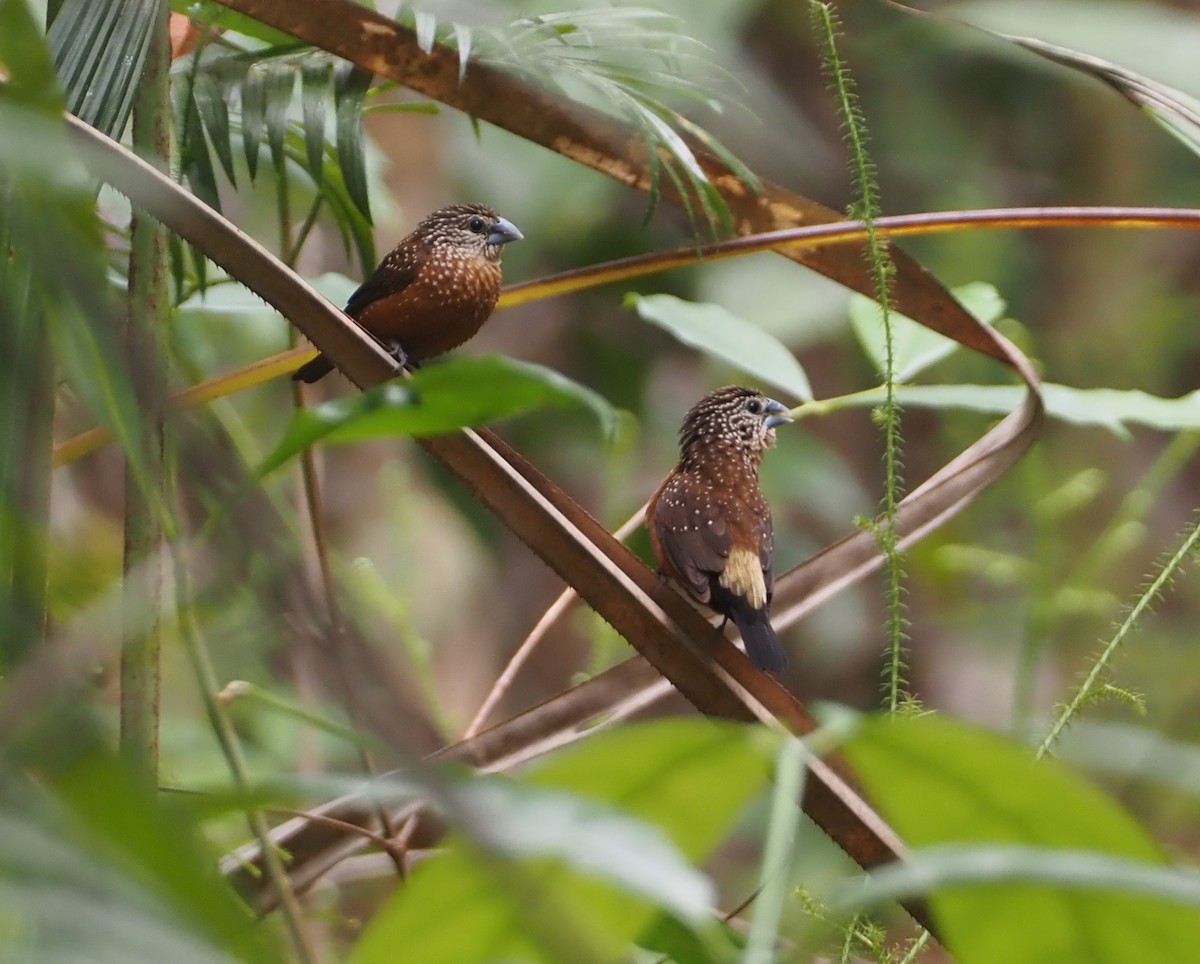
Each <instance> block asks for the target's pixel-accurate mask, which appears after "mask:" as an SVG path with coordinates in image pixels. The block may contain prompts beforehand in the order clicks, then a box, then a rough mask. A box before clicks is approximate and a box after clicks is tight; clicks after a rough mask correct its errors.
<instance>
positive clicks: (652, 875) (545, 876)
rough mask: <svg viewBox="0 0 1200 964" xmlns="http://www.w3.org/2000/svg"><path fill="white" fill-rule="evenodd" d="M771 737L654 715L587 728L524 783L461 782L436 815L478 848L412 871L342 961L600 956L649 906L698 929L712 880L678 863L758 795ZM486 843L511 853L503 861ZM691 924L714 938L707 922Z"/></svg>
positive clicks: (714, 838)
mask: <svg viewBox="0 0 1200 964" xmlns="http://www.w3.org/2000/svg"><path fill="white" fill-rule="evenodd" d="M773 742H774V741H773V738H771V737H769V736H767V737H765V738H764V734H762V733H761V732H760V731H757V730H755V729H753V728H750V727H744V726H735V725H732V724H717V723H712V722H709V721H702V720H664V721H659V722H655V723H648V724H636V725H632V726H625V727H621V728H620V729H614V730H608V731H604V732H601V733H597V734H594V735H593V736H591V737H589V738H588V740H586V741H584V742H582V743H579V744H576V745H574V746H571V747H568V748H566V749H564V750H563V751H561V752H559V753H558V754H556V755H555V756H554V758H552V759H550V760H547V761H545V762H543V763H542V764H540V765H538V766H536V767H535V768H533V769H531V770H529V771H527V772H526V773H524V774H523V775H522V784H523V786H521V785H517V784H513V783H504V784H499V783H491V784H485V783H482V782H481V781H478V780H475V781H472V783H473V784H474V786H472V787H465V788H463V789H464V790H466V791H467V792H468V797H467V798H466V800H467V801H469V802H466V803H465V805H464V803H463V798H462V797H461V796H460V797H459V800H460V802H459V805H458V807H457V808H455V807H453V806H451V807H450V809H449V811H448V812H450V813H451V814H453V813H454V812H455V811H456V809H457V813H458V815H459V818H460V820H461V823H462V826H463V827H464V829H465V830H466V831H467V832H468V833H470V834H471V836H472V837H474V838H475V839H476V846H475V847H473V846H471V845H469V844H468V843H467V842H466V840H465V839H464V838H461V837H460V838H456V840H455V841H454V843H453V844H452V845H450V852H449V853H445V854H443V855H441V856H439V857H438V858H437V859H436V860H431V861H428V862H426V863H425V864H423V865H422V866H421V867H419V868H418V870H417V871H416V872H415V873H414V874H413V877H412V879H411V880H410V882H409V884H408V885H407V886H406V887H405V888H404V889H403V890H401V891H400V892H399V893H398V894H397V897H396V899H395V900H394V901H393V902H392V903H391V904H390V905H389V906H388V907H386V908H385V909H384V910H383V911H381V912H380V913H379V914H378V915H376V917H375V919H374V920H373V921H372V924H371V926H370V927H369V928H368V930H367V932H366V933H365V934H364V935H363V939H362V941H361V942H360V944H359V946H358V947H357V948H356V949H355V955H354V957H353V958H352V959H353V960H354V961H355V962H357V964H373V962H383V961H391V960H394V959H395V949H396V947H398V946H401V945H402V946H403V947H404V948H405V953H406V955H407V956H408V957H409V958H411V959H412V960H447V961H449V960H453V961H455V962H461V964H472V962H491V961H498V960H537V961H552V962H561V961H564V960H571V961H573V962H575V961H593V960H595V961H609V960H615V959H623V958H624V957H625V956H627V954H628V949H629V945H630V943H631V942H632V941H633V940H634V939H635V938H636V937H637V936H638V935H639V934H640V933H641V932H642V931H643V930H645V929H646V928H647V927H648V926H649V924H650V923H651V922H652V921H654V920H655V919H656V912H658V911H659V910H660V909H666V910H668V911H669V912H670V913H672V914H674V915H675V917H676V919H677V920H679V921H688V922H690V923H691V926H693V927H696V926H697V922H700V921H707V913H708V909H709V906H710V905H709V903H708V898H707V897H705V896H704V895H705V894H707V893H708V892H709V886H710V885H709V884H708V883H707V881H706V880H705V879H704V878H703V877H702V876H701V875H698V874H697V872H696V871H695V870H694V869H693V868H692V867H690V866H689V864H688V862H687V861H693V862H694V861H699V860H701V859H703V858H704V857H706V856H707V855H708V854H709V853H711V851H712V850H713V849H714V848H715V846H716V845H717V843H719V842H720V841H721V840H722V839H723V838H724V837H725V836H726V835H727V834H728V832H729V829H730V827H731V826H732V824H733V821H734V820H735V819H736V818H737V816H738V814H739V813H740V812H741V810H742V809H743V808H744V807H745V805H746V804H747V803H748V802H749V800H750V799H751V798H752V797H753V796H754V795H755V794H756V793H758V792H759V791H760V789H761V788H762V786H763V784H764V782H765V779H766V775H767V772H768V766H769V762H770V759H771V750H772V743H773ZM480 786H485V787H487V790H486V793H485V794H484V795H483V796H479V795H478V788H479V787H480ZM497 786H500V787H503V790H502V792H501V793H500V796H499V797H498V796H496V794H497V790H496V787H497ZM479 847H482V848H483V849H482V850H480V849H479ZM497 851H499V852H502V853H504V854H506V855H507V856H509V857H510V858H512V857H516V856H518V855H519V856H521V857H522V858H523V859H520V860H508V861H505V862H502V863H501V862H498V861H497V860H496V859H495V856H494V855H495V854H496V853H497ZM485 854H487V855H489V856H485ZM680 855H682V857H686V860H684V859H682V858H681V856H680ZM550 857H554V858H555V860H554V861H553V862H552V861H550V860H549V859H548V858H550ZM597 877H599V878H601V879H604V880H607V881H608V883H606V884H602V883H600V882H598V881H597V880H596V878H597ZM699 927H700V929H701V930H702V931H705V932H709V931H711V932H716V937H718V938H721V935H720V934H719V928H717V926H716V925H715V924H714V923H712V922H706V923H704V924H700V925H699ZM721 940H722V941H724V938H721ZM676 943H677V944H679V943H683V944H691V945H692V946H704V942H703V941H700V942H691V941H683V942H681V941H679V940H677V941H676Z"/></svg>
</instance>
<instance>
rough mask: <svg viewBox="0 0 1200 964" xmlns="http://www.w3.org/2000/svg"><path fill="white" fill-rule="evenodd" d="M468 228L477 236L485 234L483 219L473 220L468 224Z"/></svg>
mask: <svg viewBox="0 0 1200 964" xmlns="http://www.w3.org/2000/svg"><path fill="white" fill-rule="evenodd" d="M467 227H468V228H470V229H471V231H472V232H474V233H475V234H483V229H484V227H485V225H484V223H483V218H471V220H470V221H468V222H467Z"/></svg>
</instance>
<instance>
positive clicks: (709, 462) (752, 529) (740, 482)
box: [646, 386, 791, 673]
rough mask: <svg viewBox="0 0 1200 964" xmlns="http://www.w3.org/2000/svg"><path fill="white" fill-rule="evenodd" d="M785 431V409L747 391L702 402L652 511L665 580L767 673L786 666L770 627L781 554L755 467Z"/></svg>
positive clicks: (686, 424)
mask: <svg viewBox="0 0 1200 964" xmlns="http://www.w3.org/2000/svg"><path fill="white" fill-rule="evenodd" d="M789 421H791V418H790V417H789V416H788V414H787V408H786V407H785V406H783V405H781V404H779V402H777V401H774V400H773V399H770V398H767V397H766V396H765V395H763V394H762V393H760V392H756V391H754V390H753V389H750V388H740V387H738V386H730V387H727V388H719V389H717V390H716V391H715V392H712V393H710V394H709V395H706V396H705V397H704V398H702V399H701V400H700V401H699V402H698V403H697V404H696V405H695V406H693V407H692V409H691V411H689V412H688V413H687V415H686V416H685V417H684V420H683V428H681V429H680V431H679V447H680V450H681V457H680V460H679V464H678V465H677V466H675V468H674V469H672V471H671V474H670V475H668V476H667V478H666V480H665V481H664V482H663V484H662V485H661V486H659V488H658V491H657V492H655V493H654V495H653V496H652V497H651V499H650V504H649V505H648V506H647V507H646V520H647V524H648V527H649V529H650V546H651V548H652V549H653V551H654V558H655V560H656V561H657V562H658V567H659V571H660V572H662V573H663V574H664V575H666V576H669V577H670V578H672V579H674V580H675V581H676V582H678V583H679V584H680V585H681V586H682V587H683V588H684V589H685V590H687V592H688V594H689V595H690V596H692V598H694V599H695V600H696V601H697V602H700V603H703V604H704V605H706V606H707V607H708V608H709V609H711V610H713V611H714V612H717V613H720V614H721V615H722V616H724V617H725V621H728V620H730V619H732V620H733V622H734V624H735V625H736V626H737V628H738V629H739V630H740V631H741V634H742V640H743V641H744V642H745V644H746V653H747V655H749V657H750V659H751V660H752V661H753V662H754V665H755V666H757V667H759V668H760V669H764V670H766V671H767V672H770V673H778V672H779V671H780V670H782V669H783V668H784V666H785V665H787V657H786V656H785V655H784V652H783V647H782V646H781V645H780V642H779V637H778V636H776V635H775V630H774V629H773V628H772V627H771V595H772V593H773V591H774V588H775V570H774V563H773V559H772V556H773V553H774V548H775V544H774V536H773V534H772V529H771V507H770V506H769V505H767V500H766V498H765V497H764V496H763V494H762V490H761V489H760V488H759V484H758V467H759V463H760V462H761V461H762V454H763V452H764V450H766V449H768V448H770V447H771V446H772V445H774V444H775V427H776V426H778V425H782V424H783V423H784V422H789ZM724 628H725V622H722V623H721V629H724Z"/></svg>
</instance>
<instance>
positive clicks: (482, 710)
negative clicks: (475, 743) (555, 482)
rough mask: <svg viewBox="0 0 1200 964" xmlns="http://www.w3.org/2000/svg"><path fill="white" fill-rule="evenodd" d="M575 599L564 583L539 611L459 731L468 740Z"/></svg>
mask: <svg viewBox="0 0 1200 964" xmlns="http://www.w3.org/2000/svg"><path fill="white" fill-rule="evenodd" d="M645 511H646V506H645V505H643V506H642V507H641V508H640V509H638V510H637V512H635V513H634V514H633V515H631V516H630V517H629V518H628V519H626V520H625V522H624V523H622V525H621V527H620V528H619V529H617V531H616V532H614V533H613V535H614V536H616V537H617V539H619V540H621V541H622V542H624V541H625V540H626V539H627V538H628V537H629V535H630V534H631V533H632V532H633V531H634V530H636V529H637V527H638V526H639V525H641V523H642V515H643V514H644V513H645ZM578 599H579V594H578V593H577V592H576V591H575V590H574V589H572V588H571V587H570V586H568V587H567V588H566V589H564V590H563V591H562V592H561V593H560V594H559V596H558V598H557V599H555V600H554V602H553V603H551V605H550V608H549V609H547V610H546V611H545V612H544V613H542V618H541V619H539V620H538V621H537V625H535V626H534V627H533V629H532V630H530V632H529V635H528V636H526V637H525V639H524V640H523V641H522V642H521V645H520V646H518V647H517V651H516V652H515V653H513V655H512V657H511V658H510V659H509V661H508V665H506V666H505V667H504V671H503V672H502V673H501V674H500V675H499V677H497V679H496V682H495V683H494V684H493V685H492V688H491V691H490V692H489V693H488V695H487V697H486V699H484V701H483V704H482V705H481V706H480V707H479V710H478V712H477V713H476V714H475V717H474V719H472V720H471V723H470V725H469V726H468V727H467V728H466V730H465V731H464V732H463V737H462V738H463V739H464V740H469V739H470V738H471V737H473V736H474V735H475V734H476V733H478V732H479V731H480V730H482V729H483V725H484V724H485V723H486V722H487V720H488V717H489V716H490V715H491V713H492V711H493V710H494V709H495V708H496V705H497V704H498V703H499V702H500V701H501V700H502V699H504V696H505V694H506V693H507V692H508V691H509V689H510V688H511V686H512V683H513V680H514V679H516V677H517V673H519V672H520V671H521V668H522V667H523V666H524V665H525V664H526V663H527V662H528V661H529V658H530V657H531V656H532V655H533V652H534V650H535V649H537V647H538V645H539V644H540V643H541V641H542V640H543V639H545V638H546V634H547V633H548V632H549V631H550V630H551V628H553V627H554V625H555V624H556V623H557V622H558V620H559V619H561V618H562V616H563V614H564V613H566V611H567V610H568V609H570V608H571V605H572V603H574V602H576V601H577V600H578Z"/></svg>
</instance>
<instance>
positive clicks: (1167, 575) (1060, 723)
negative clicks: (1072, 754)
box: [1037, 519, 1200, 759]
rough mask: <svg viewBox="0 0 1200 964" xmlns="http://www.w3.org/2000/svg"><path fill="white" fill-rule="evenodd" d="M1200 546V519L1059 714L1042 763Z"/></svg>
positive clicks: (1040, 753)
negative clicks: (1149, 610) (1123, 645)
mask: <svg viewBox="0 0 1200 964" xmlns="http://www.w3.org/2000/svg"><path fill="white" fill-rule="evenodd" d="M1198 542H1200V519H1198V520H1195V521H1193V522H1192V524H1191V525H1190V526H1189V528H1188V531H1187V534H1186V535H1185V536H1184V539H1183V542H1182V543H1181V544H1180V546H1179V548H1178V549H1176V550H1175V552H1174V553H1173V554H1172V556H1171V558H1170V559H1168V560H1167V562H1166V564H1165V565H1164V566H1163V567H1162V568H1161V569H1160V570H1159V571H1158V573H1157V574H1156V575H1155V576H1154V579H1153V580H1151V582H1150V585H1149V586H1147V587H1146V590H1145V591H1144V592H1143V593H1142V594H1141V595H1140V596H1139V597H1138V599H1137V601H1136V602H1135V603H1134V604H1133V606H1132V607H1131V608H1130V610H1129V613H1128V615H1126V617H1125V619H1124V621H1122V623H1121V625H1120V627H1118V629H1117V631H1116V633H1114V634H1113V637H1112V639H1110V640H1109V641H1108V643H1107V644H1106V645H1105V647H1104V649H1103V650H1102V651H1101V653H1100V655H1099V656H1098V657H1097V658H1096V661H1095V662H1094V663H1093V664H1092V668H1091V670H1090V671H1089V672H1088V674H1087V677H1086V678H1085V679H1084V681H1083V683H1082V684H1080V687H1079V689H1078V690H1077V691H1076V693H1075V695H1074V696H1073V697H1072V698H1071V701H1070V702H1069V703H1068V704H1067V705H1066V706H1065V707H1063V709H1062V712H1060V713H1059V715H1058V718H1057V719H1056V720H1055V721H1054V725H1053V726H1051V727H1050V732H1049V733H1047V734H1046V736H1045V739H1043V740H1042V742H1041V745H1040V746H1039V747H1038V748H1037V756H1038V758H1039V759H1040V758H1041V757H1043V756H1045V755H1046V753H1047V752H1048V751H1049V749H1050V747H1051V746H1052V745H1053V743H1054V741H1055V740H1057V739H1058V737H1059V735H1060V734H1061V733H1062V731H1063V730H1064V729H1065V728H1066V726H1067V724H1068V723H1070V722H1071V720H1072V719H1073V718H1074V717H1075V714H1076V713H1078V712H1079V709H1080V707H1082V706H1083V705H1084V704H1085V703H1086V702H1087V701H1088V700H1089V699H1091V698H1092V696H1093V695H1094V694H1095V691H1096V685H1097V683H1098V682H1099V680H1100V676H1101V674H1102V673H1103V672H1104V671H1105V670H1106V669H1107V668H1108V664H1109V662H1110V661H1111V660H1112V658H1113V656H1114V654H1115V653H1116V651H1117V650H1118V649H1119V648H1120V647H1121V644H1122V643H1123V642H1125V640H1126V639H1127V638H1128V637H1129V634H1130V633H1131V632H1133V629H1134V627H1135V626H1136V625H1137V622H1138V620H1139V619H1140V618H1141V617H1142V615H1143V614H1144V613H1145V612H1146V611H1147V610H1148V609H1149V608H1150V606H1152V605H1153V604H1154V601H1155V600H1156V599H1157V598H1158V597H1159V595H1160V594H1161V593H1162V591H1163V590H1164V589H1165V588H1166V587H1167V585H1168V584H1169V583H1170V582H1171V580H1172V579H1173V578H1174V577H1175V575H1176V573H1178V572H1179V570H1180V569H1181V568H1182V567H1183V564H1184V563H1185V562H1186V561H1187V559H1188V557H1189V556H1190V555H1192V553H1193V552H1194V551H1195V549H1196V544H1197V543H1198Z"/></svg>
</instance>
